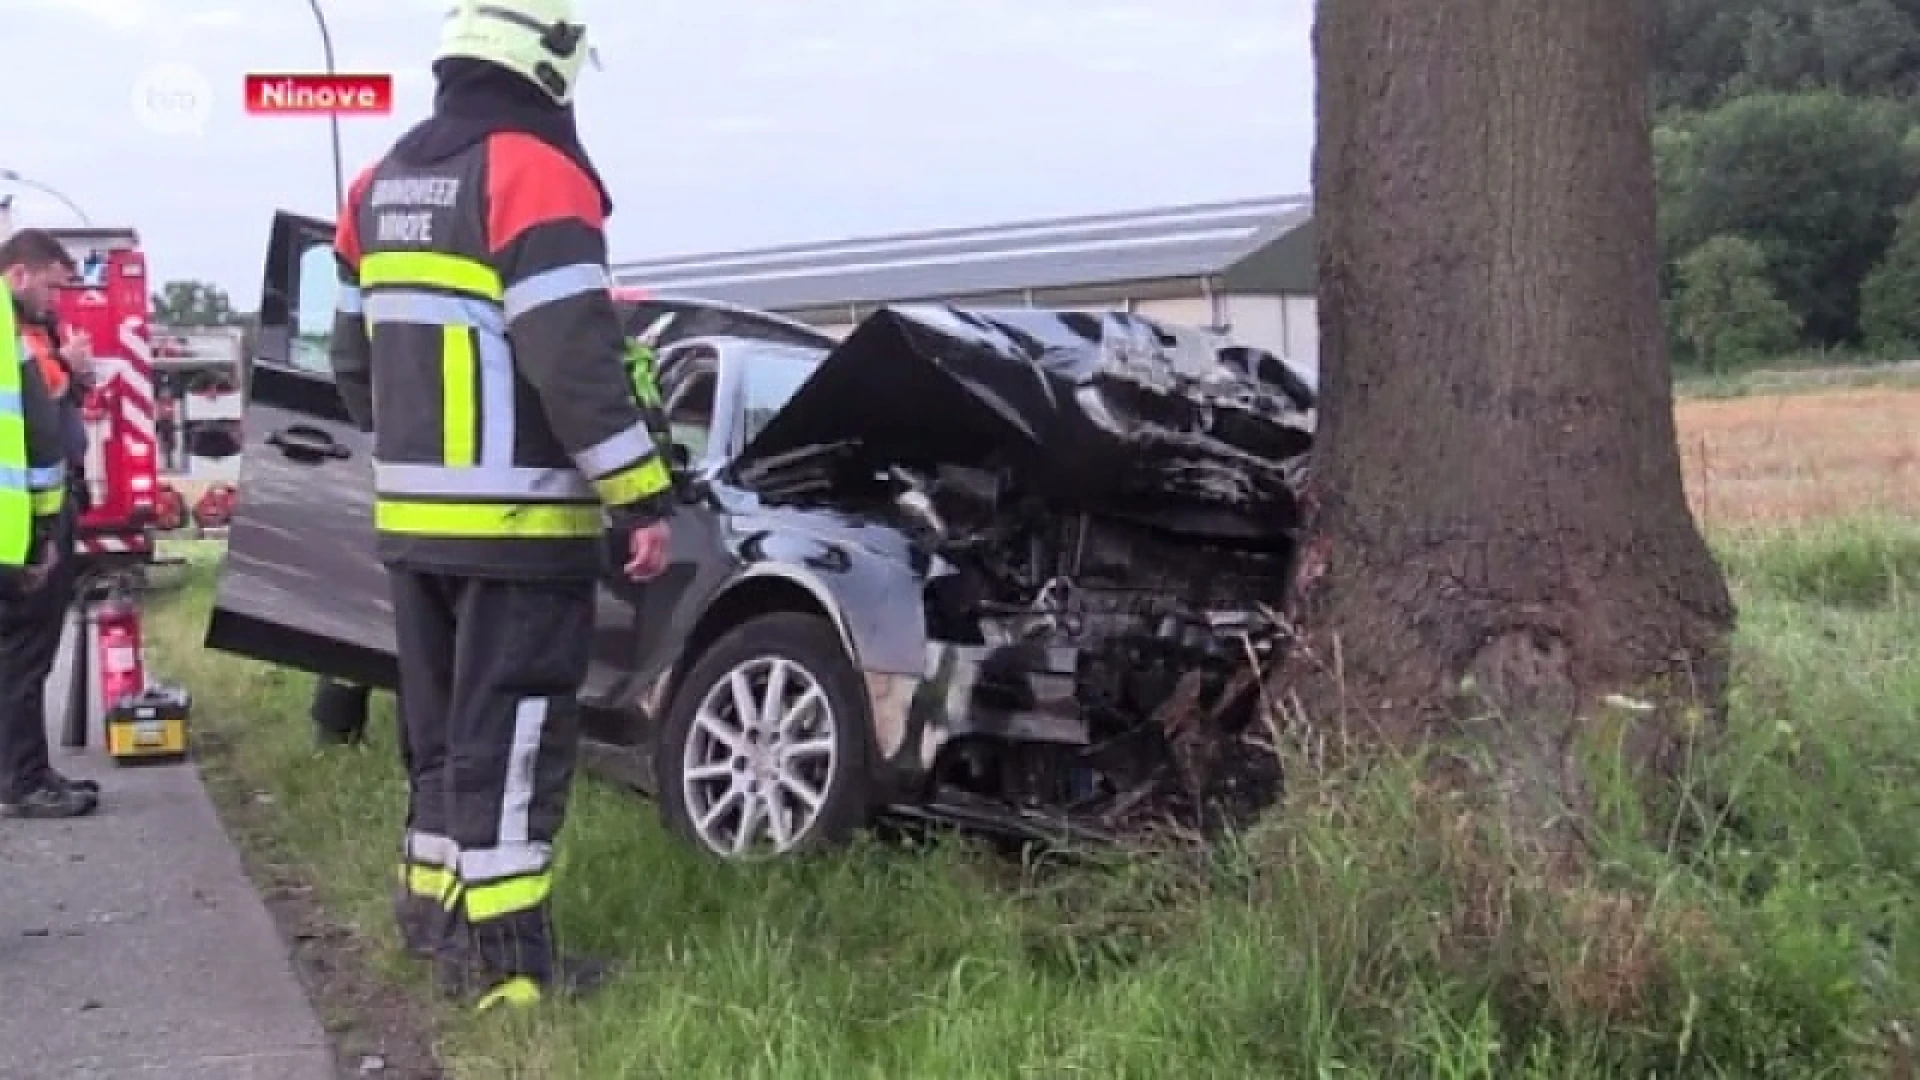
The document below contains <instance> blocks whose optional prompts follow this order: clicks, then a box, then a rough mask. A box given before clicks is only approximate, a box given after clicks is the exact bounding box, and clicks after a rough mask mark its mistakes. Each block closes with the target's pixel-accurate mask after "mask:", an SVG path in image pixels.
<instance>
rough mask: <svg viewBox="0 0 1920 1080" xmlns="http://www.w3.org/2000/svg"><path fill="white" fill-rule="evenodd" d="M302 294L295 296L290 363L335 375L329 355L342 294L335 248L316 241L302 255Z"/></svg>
mask: <svg viewBox="0 0 1920 1080" xmlns="http://www.w3.org/2000/svg"><path fill="white" fill-rule="evenodd" d="M299 275H300V277H299V283H300V284H299V294H298V295H297V296H295V297H294V303H295V305H296V307H295V316H296V321H295V324H294V328H293V341H292V342H291V343H290V344H289V346H288V348H287V363H288V365H289V366H291V367H293V368H294V369H295V370H298V371H305V372H308V373H310V374H314V375H324V376H326V377H327V378H332V377H333V363H332V361H330V360H329V359H328V357H327V352H328V349H329V348H330V347H331V345H332V343H333V308H334V303H335V301H336V300H337V299H338V297H339V295H340V278H339V271H338V269H337V265H336V263H335V262H334V258H333V248H332V247H331V246H330V245H327V244H315V245H313V246H311V247H309V248H307V249H306V250H305V251H303V252H301V254H300V266H299Z"/></svg>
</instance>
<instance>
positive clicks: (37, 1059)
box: [0, 653, 338, 1080]
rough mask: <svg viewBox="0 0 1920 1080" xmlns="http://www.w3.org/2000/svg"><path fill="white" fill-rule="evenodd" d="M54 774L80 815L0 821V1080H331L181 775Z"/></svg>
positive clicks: (82, 766)
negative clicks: (86, 787) (94, 789)
mask: <svg viewBox="0 0 1920 1080" xmlns="http://www.w3.org/2000/svg"><path fill="white" fill-rule="evenodd" d="M65 668H66V664H65V654H64V653H63V656H62V663H61V664H60V665H59V666H58V667H56V669H55V671H54V674H53V678H52V680H51V681H50V683H49V692H48V695H47V697H48V704H49V712H50V713H51V714H52V715H50V716H49V717H48V721H49V724H48V730H49V742H50V743H51V745H52V753H53V759H54V764H55V766H56V767H57V768H59V769H61V770H62V771H64V772H66V773H67V774H68V775H70V776H76V777H80V776H84V777H91V778H94V779H96V780H98V781H99V782H100V783H101V785H102V786H103V787H104V789H105V790H104V792H103V794H102V797H101V806H100V809H99V810H98V811H96V812H95V813H94V814H93V815H92V816H89V817H86V818H80V819H78V820H73V821H19V820H13V819H0V1080H41V1078H46V1080H55V1078H58V1080H96V1078H113V1080H119V1078H122V1077H125V1078H130V1080H131V1078H139V1080H159V1078H162V1077H164V1078H167V1080H176V1078H177V1080H334V1078H335V1077H336V1076H337V1075H338V1073H337V1070H336V1067H335V1064H334V1062H333V1056H332V1053H331V1051H330V1050H329V1049H328V1044H327V1039H326V1035H325V1033H324V1032H323V1030H322V1028H321V1025H320V1021H319V1018H318V1017H317V1015H316V1014H315V1012H314V1010H313V1007H312V1006H311V1005H310V1004H309V1002H308V1000H307V998H306V995H305V993H304V992H303V991H302V989H301V987H300V984H299V982H298V980H297V978H296V977H295V975H294V973H293V969H292V966H291V963H290V961H289V959H288V955H287V950H286V949H285V948H284V947H283V945H282V944H281V941H280V938H279V936H278V934H277V932H276V930H275V928H274V925H273V921H272V919H271V917H270V916H269V915H268V914H267V910H266V907H265V906H264V905H263V904H262V902H261V900H260V897H259V895H258V894H257V893H256V892H255V891H254V889H253V886H252V885H251V884H250V883H249V882H248V880H247V878H246V875H245V873H244V871H243V870H242V869H241V864H240V859H239V855H238V853H237V852H236V851H235V850H234V848H233V845H232V842H231V841H230V840H229V839H228V838H227V835H226V832H225V830H224V829H223V828H222V827H221V825H220V822H219V819H218V818H217V817H216V816H215V814H214V811H213V806H212V804H211V803H210V802H209V801H208V799H207V794H206V790H205V789H204V787H203V786H202V785H201V782H200V775H199V772H198V770H197V769H195V768H194V767H193V766H192V765H191V764H179V765H160V766H146V767H141V768H117V767H116V766H114V765H113V764H112V763H111V762H110V761H108V759H107V758H106V754H105V751H104V749H103V748H102V746H101V742H100V738H99V734H98V730H97V721H96V731H95V734H94V735H93V737H92V738H91V739H89V743H90V746H89V748H88V749H85V750H79V751H74V750H67V749H65V748H63V747H62V746H61V745H60V741H59V731H60V727H61V716H60V712H61V711H62V706H63V705H64V702H65V700H66V692H65V687H66V678H67V676H66V670H65Z"/></svg>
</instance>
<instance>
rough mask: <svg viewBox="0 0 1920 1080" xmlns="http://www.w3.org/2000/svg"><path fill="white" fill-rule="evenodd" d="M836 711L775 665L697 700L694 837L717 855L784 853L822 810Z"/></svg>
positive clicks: (691, 786)
mask: <svg viewBox="0 0 1920 1080" xmlns="http://www.w3.org/2000/svg"><path fill="white" fill-rule="evenodd" d="M834 735H835V732H834V715H833V707H832V703H831V702H830V701H829V700H828V698H827V693H826V690H825V689H824V688H822V687H821V685H820V682H819V680H817V679H816V678H814V676H813V673H812V672H809V671H808V670H807V669H806V668H805V667H802V666H801V665H799V664H797V663H794V662H793V661H792V660H788V659H786V658H784V657H780V656H762V657H758V658H755V659H752V660H747V661H744V662H742V663H740V664H737V665H735V666H734V667H733V668H732V669H731V670H730V671H728V672H727V674H726V675H725V676H724V677H722V678H720V679H717V680H715V681H714V683H713V685H712V686H711V687H710V688H709V689H708V690H707V693H706V696H705V697H704V698H702V699H701V702H700V706H699V708H698V710H696V711H695V713H694V716H693V724H692V726H691V727H690V729H689V730H688V732H687V739H686V743H685V745H684V747H683V748H682V761H681V777H682V780H681V784H682V792H681V793H682V796H683V798H684V799H685V802H686V808H687V813H688V816H689V817H690V818H691V820H692V824H693V831H694V833H695V835H696V836H698V837H699V839H700V842H701V843H702V844H704V845H706V847H707V848H709V849H710V850H712V851H714V852H717V853H719V854H722V855H730V856H747V855H756V854H762V853H766V854H782V853H784V852H786V851H788V850H790V849H791V848H792V847H793V846H794V845H795V844H797V843H798V842H799V841H800V840H801V838H803V837H804V836H806V835H807V832H808V830H810V829H812V828H813V827H814V825H815V823H816V822H817V821H818V820H819V817H820V811H821V808H822V807H823V806H825V805H826V800H827V794H828V786H829V784H830V783H831V782H832V781H833V778H834V767H835V766H836V764H838V760H837V759H838V754H837V751H836V749H835V746H834Z"/></svg>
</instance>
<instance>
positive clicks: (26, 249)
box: [0, 229, 100, 818]
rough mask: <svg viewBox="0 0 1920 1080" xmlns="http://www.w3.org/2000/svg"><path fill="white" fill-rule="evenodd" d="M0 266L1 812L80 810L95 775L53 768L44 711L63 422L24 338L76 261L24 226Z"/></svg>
mask: <svg viewBox="0 0 1920 1080" xmlns="http://www.w3.org/2000/svg"><path fill="white" fill-rule="evenodd" d="M0 274H3V275H4V276H5V278H6V286H7V287H6V289H5V290H3V291H4V296H0V814H5V815H7V816H9V817H22V818H67V817H77V816H80V815H82V814H88V813H91V812H92V811H93V810H94V809H95V808H96V807H97V806H98V805H99V801H100V789H99V785H97V784H95V783H93V782H92V781H90V780H74V779H69V778H68V777H66V776H63V775H61V774H60V772H59V771H58V770H56V769H55V768H54V767H53V765H52V763H51V762H50V760H49V758H48V754H47V715H46V681H47V675H48V674H49V673H50V672H51V671H52V670H53V662H54V658H55V656H56V655H57V654H58V653H59V651H60V638H61V633H62V631H63V630H64V628H65V623H66V614H67V609H68V608H69V607H70V606H71V604H72V601H73V589H74V567H73V564H74V557H73V527H74V520H73V513H72V507H71V503H70V501H69V499H68V497H67V496H68V491H67V471H68V470H67V457H68V447H67V446H66V436H67V434H68V433H67V432H66V430H65V427H64V424H63V421H62V417H61V413H60V406H59V405H58V403H57V402H56V401H55V400H54V398H53V397H52V395H51V394H50V393H49V392H48V388H47V385H46V382H45V380H44V378H43V376H42V371H43V365H42V364H41V363H38V362H36V358H35V357H33V356H32V355H30V346H29V343H28V341H27V339H28V338H29V337H30V336H32V334H33V333H34V330H35V328H36V327H42V326H45V325H46V324H47V323H48V321H49V314H50V312H51V309H52V306H53V290H54V288H55V287H57V286H59V285H61V284H64V283H66V282H68V281H71V280H72V278H73V275H74V262H73V259H72V257H71V256H69V255H68V254H67V252H66V249H65V248H64V247H62V246H61V244H60V242H59V241H58V240H55V239H54V238H53V237H52V236H50V235H48V234H47V233H45V232H42V231H40V230H37V229H23V230H21V231H20V232H17V233H15V234H13V236H11V237H9V238H8V239H7V241H6V243H5V244H0Z"/></svg>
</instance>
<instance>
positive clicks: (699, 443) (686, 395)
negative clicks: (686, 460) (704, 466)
mask: <svg viewBox="0 0 1920 1080" xmlns="http://www.w3.org/2000/svg"><path fill="white" fill-rule="evenodd" d="M715 382H716V378H715V375H714V372H713V370H712V369H711V368H709V369H707V370H705V371H696V372H692V373H690V374H688V376H687V377H686V379H685V380H684V381H683V382H681V384H680V385H679V386H677V387H675V388H674V391H673V396H672V397H671V398H670V399H668V401H667V426H668V428H670V429H671V430H672V432H673V441H674V442H676V443H678V444H680V445H681V446H684V447H686V448H687V452H688V455H689V456H690V457H691V458H692V459H693V460H695V461H698V460H700V458H701V457H702V456H704V455H705V454H706V451H707V441H708V439H709V437H710V436H711V435H712V434H713V388H714V384H715Z"/></svg>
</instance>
